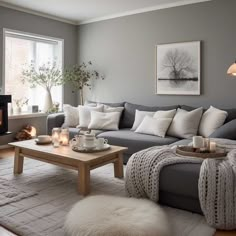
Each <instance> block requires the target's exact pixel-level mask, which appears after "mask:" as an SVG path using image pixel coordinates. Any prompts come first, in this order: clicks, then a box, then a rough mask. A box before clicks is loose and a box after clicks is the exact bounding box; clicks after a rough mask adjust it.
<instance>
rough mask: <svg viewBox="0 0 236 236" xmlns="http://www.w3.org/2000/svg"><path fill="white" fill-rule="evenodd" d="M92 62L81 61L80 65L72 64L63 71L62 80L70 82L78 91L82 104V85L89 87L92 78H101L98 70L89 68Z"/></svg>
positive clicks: (102, 77)
mask: <svg viewBox="0 0 236 236" xmlns="http://www.w3.org/2000/svg"><path fill="white" fill-rule="evenodd" d="M91 67H92V62H91V61H89V62H88V63H85V62H83V63H82V64H80V65H78V64H77V65H74V66H73V67H72V68H69V69H66V70H65V72H64V82H69V83H71V84H72V86H73V88H74V89H76V90H77V91H79V94H80V104H81V105H83V104H84V94H83V89H84V87H88V88H89V89H91V81H92V80H93V79H102V80H104V76H102V75H101V74H100V73H99V72H98V71H96V70H93V69H91Z"/></svg>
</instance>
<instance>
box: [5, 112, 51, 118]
mask: <svg viewBox="0 0 236 236" xmlns="http://www.w3.org/2000/svg"><path fill="white" fill-rule="evenodd" d="M47 115H48V114H47V113H44V112H37V113H26V112H25V113H21V114H9V115H8V119H9V120H15V119H25V118H34V117H44V116H47Z"/></svg>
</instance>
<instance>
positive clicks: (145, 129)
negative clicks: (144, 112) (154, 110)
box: [135, 116, 172, 138]
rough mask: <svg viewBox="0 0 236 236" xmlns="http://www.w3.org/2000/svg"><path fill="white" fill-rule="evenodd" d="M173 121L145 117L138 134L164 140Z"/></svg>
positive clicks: (137, 131) (137, 130)
mask: <svg viewBox="0 0 236 236" xmlns="http://www.w3.org/2000/svg"><path fill="white" fill-rule="evenodd" d="M171 121H172V119H171V118H158V119H157V118H153V117H150V116H145V117H144V119H143V121H142V122H141V124H140V125H139V127H138V128H137V129H136V130H135V132H136V133H142V134H151V135H155V136H159V137H162V138H164V137H165V135H166V131H167V130H168V128H169V126H170V124H171Z"/></svg>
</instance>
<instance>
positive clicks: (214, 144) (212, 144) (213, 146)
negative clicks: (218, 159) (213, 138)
mask: <svg viewBox="0 0 236 236" xmlns="http://www.w3.org/2000/svg"><path fill="white" fill-rule="evenodd" d="M215 151H216V143H215V142H210V152H215Z"/></svg>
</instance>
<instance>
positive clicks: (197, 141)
mask: <svg viewBox="0 0 236 236" xmlns="http://www.w3.org/2000/svg"><path fill="white" fill-rule="evenodd" d="M193 147H194V148H202V147H204V139H203V137H202V136H194V137H193Z"/></svg>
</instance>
